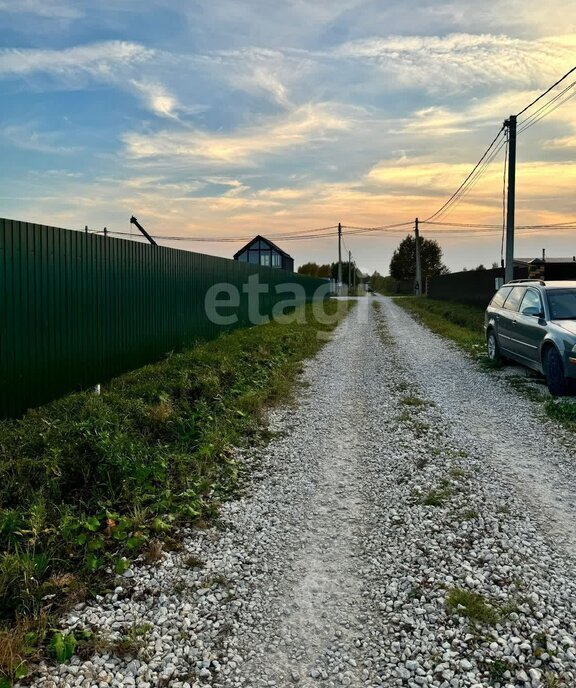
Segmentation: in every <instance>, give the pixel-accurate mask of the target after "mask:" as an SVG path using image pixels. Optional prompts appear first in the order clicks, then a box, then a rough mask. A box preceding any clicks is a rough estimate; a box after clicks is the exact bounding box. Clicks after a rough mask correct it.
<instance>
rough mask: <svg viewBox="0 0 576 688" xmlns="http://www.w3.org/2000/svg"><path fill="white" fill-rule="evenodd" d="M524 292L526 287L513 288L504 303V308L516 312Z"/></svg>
mask: <svg viewBox="0 0 576 688" xmlns="http://www.w3.org/2000/svg"><path fill="white" fill-rule="evenodd" d="M525 291H526V287H513V288H512V291H511V292H510V294H508V298H507V299H506V301H504V308H507V309H508V310H509V311H517V310H518V306H519V305H520V301H522V297H523V296H524V292H525Z"/></svg>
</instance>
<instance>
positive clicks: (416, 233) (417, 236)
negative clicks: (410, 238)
mask: <svg viewBox="0 0 576 688" xmlns="http://www.w3.org/2000/svg"><path fill="white" fill-rule="evenodd" d="M414 239H415V240H416V280H415V283H414V294H416V296H420V295H421V294H422V268H421V265H420V231H419V228H418V218H416V220H415V221H414Z"/></svg>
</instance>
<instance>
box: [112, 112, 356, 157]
mask: <svg viewBox="0 0 576 688" xmlns="http://www.w3.org/2000/svg"><path fill="white" fill-rule="evenodd" d="M350 126H351V120H350V119H348V118H346V117H345V116H343V115H342V114H340V113H338V112H336V109H335V108H334V107H332V106H330V105H329V104H327V103H323V104H322V103H321V104H309V105H304V106H302V107H300V108H297V109H296V110H294V111H293V112H291V113H289V114H288V115H286V116H282V117H280V118H269V119H267V120H263V121H261V122H260V123H259V124H257V125H253V126H250V127H248V128H246V129H244V130H243V131H240V132H238V133H233V134H219V133H215V134H212V133H208V132H205V131H199V130H196V131H192V130H188V129H187V130H184V131H174V130H164V131H160V132H158V133H155V134H149V135H148V134H139V133H130V134H126V135H125V136H124V142H125V144H126V151H127V154H128V155H129V156H130V157H132V158H181V159H186V160H188V161H190V162H193V161H204V162H209V163H213V164H216V165H224V166H227V167H236V166H244V165H253V164H254V163H255V160H256V158H260V157H262V156H267V155H271V154H274V153H278V152H280V151H283V150H289V149H293V148H301V147H303V146H304V145H306V146H310V145H315V144H319V143H321V142H326V141H327V140H330V139H331V138H332V137H333V136H334V135H336V134H337V132H342V131H345V130H347V129H348V128H349V127H350Z"/></svg>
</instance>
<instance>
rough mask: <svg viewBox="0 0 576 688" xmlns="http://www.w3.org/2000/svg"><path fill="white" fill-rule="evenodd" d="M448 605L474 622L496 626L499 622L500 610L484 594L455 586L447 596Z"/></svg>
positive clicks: (451, 609) (450, 608) (452, 610)
mask: <svg viewBox="0 0 576 688" xmlns="http://www.w3.org/2000/svg"><path fill="white" fill-rule="evenodd" d="M446 607H447V608H448V609H449V610H450V611H451V612H454V613H456V614H458V615H460V616H465V617H466V618H467V619H469V620H470V621H472V622H474V623H479V624H483V625H489V626H494V625H495V624H497V623H498V618H499V615H498V612H497V611H496V609H494V607H492V606H491V605H490V604H488V603H487V602H486V601H485V600H484V598H483V597H482V595H479V594H478V593H476V592H471V591H469V590H462V589H461V588H453V589H452V590H450V591H449V592H448V595H447V596H446Z"/></svg>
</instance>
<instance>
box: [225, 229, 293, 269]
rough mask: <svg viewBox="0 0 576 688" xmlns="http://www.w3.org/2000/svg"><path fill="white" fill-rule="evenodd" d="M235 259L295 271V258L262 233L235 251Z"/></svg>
mask: <svg viewBox="0 0 576 688" xmlns="http://www.w3.org/2000/svg"><path fill="white" fill-rule="evenodd" d="M234 260H238V261H240V262H241V263H252V264H254V265H266V266H267V267H270V268H279V269H281V270H288V271H289V272H294V258H292V256H289V255H288V254H287V253H286V251H283V250H282V249H281V248H280V247H279V246H276V244H275V243H274V242H272V241H270V239H266V238H265V237H263V236H260V234H259V235H258V236H256V237H254V239H252V241H249V242H248V243H247V244H246V246H244V247H243V248H241V249H240V250H239V251H238V252H237V253H235V254H234Z"/></svg>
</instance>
